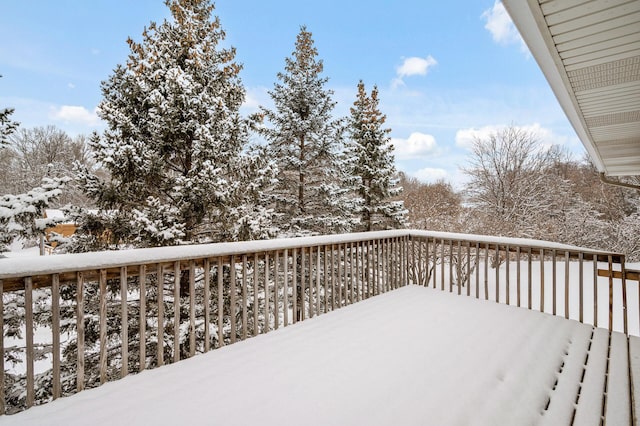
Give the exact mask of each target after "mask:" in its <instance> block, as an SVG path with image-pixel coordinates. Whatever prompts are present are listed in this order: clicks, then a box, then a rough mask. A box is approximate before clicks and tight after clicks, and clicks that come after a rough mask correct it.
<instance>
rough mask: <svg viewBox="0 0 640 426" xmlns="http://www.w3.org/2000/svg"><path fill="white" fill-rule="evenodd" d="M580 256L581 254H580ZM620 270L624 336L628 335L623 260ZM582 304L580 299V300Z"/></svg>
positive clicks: (625, 281) (625, 277) (625, 279)
mask: <svg viewBox="0 0 640 426" xmlns="http://www.w3.org/2000/svg"><path fill="white" fill-rule="evenodd" d="M581 254H582V253H581ZM620 270H621V272H622V323H623V331H624V334H626V335H628V334H629V330H628V322H627V272H626V270H625V266H624V258H622V260H621V261H620ZM580 301H581V302H582V299H580Z"/></svg>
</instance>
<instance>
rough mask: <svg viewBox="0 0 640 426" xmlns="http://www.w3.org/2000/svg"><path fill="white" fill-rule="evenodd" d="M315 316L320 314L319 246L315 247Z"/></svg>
mask: <svg viewBox="0 0 640 426" xmlns="http://www.w3.org/2000/svg"><path fill="white" fill-rule="evenodd" d="M315 300H316V312H315V314H316V316H318V315H320V246H317V247H316V297H315Z"/></svg>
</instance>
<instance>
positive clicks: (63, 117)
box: [50, 105, 100, 126]
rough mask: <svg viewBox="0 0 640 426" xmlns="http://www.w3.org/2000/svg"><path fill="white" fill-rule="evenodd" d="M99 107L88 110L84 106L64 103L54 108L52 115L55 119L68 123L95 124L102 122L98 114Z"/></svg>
mask: <svg viewBox="0 0 640 426" xmlns="http://www.w3.org/2000/svg"><path fill="white" fill-rule="evenodd" d="M97 110H98V109H97V108H96V109H94V110H93V111H89V110H87V109H86V108H85V107H83V106H77V105H63V106H61V107H55V108H53V110H52V112H51V114H50V117H51V118H52V119H53V120H57V121H63V122H66V123H78V124H83V125H85V126H95V125H97V124H99V123H100V118H99V117H98V114H97Z"/></svg>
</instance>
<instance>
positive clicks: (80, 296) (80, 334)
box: [76, 272, 84, 392]
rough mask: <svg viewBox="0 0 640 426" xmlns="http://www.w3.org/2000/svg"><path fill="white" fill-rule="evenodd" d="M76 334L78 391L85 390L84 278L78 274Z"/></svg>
mask: <svg viewBox="0 0 640 426" xmlns="http://www.w3.org/2000/svg"><path fill="white" fill-rule="evenodd" d="M76 334H77V342H76V346H77V348H78V358H77V363H76V365H77V366H76V390H77V391H78V392H80V391H82V390H83V389H84V276H83V273H82V272H77V273H76Z"/></svg>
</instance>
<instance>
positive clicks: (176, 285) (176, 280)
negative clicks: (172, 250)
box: [173, 260, 181, 362]
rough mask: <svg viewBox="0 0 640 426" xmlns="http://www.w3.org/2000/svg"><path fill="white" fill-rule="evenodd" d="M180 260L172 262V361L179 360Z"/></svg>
mask: <svg viewBox="0 0 640 426" xmlns="http://www.w3.org/2000/svg"><path fill="white" fill-rule="evenodd" d="M180 281H181V280H180V261H179V260H178V261H175V262H173V362H178V361H180V284H181V283H180Z"/></svg>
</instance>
